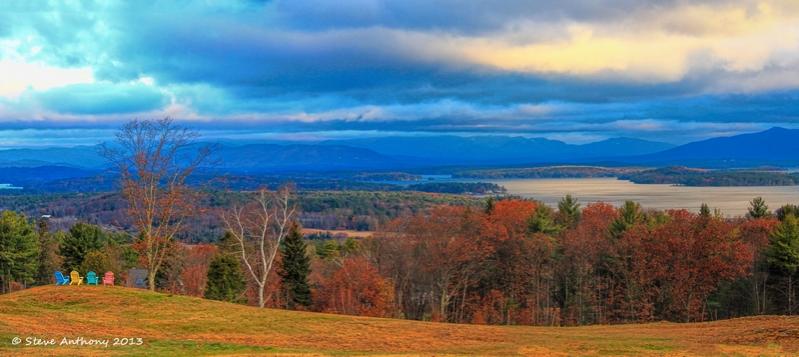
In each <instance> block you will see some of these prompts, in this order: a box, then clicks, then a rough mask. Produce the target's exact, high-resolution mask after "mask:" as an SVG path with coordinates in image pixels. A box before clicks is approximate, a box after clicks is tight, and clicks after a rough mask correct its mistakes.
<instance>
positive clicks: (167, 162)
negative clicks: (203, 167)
mask: <svg viewBox="0 0 799 357" xmlns="http://www.w3.org/2000/svg"><path fill="white" fill-rule="evenodd" d="M198 137H199V135H198V134H197V133H196V132H194V131H191V130H189V129H187V128H184V127H180V126H177V125H175V123H174V122H173V121H172V120H171V119H169V118H166V119H161V120H133V121H131V122H128V123H127V124H125V126H123V127H122V128H121V129H120V130H119V132H118V133H117V135H116V138H117V140H116V144H115V145H113V146H109V145H104V147H103V153H104V156H105V157H106V158H107V159H108V160H110V161H111V162H112V163H113V164H114V166H115V168H116V169H118V170H119V175H120V181H121V189H122V195H123V196H124V198H125V199H126V200H127V203H128V214H129V215H130V217H131V219H132V221H133V225H134V227H135V228H136V230H137V231H138V235H139V238H138V241H137V242H136V244H135V247H136V248H137V250H138V251H139V253H140V255H141V256H142V258H143V259H142V260H143V261H144V263H145V265H146V268H147V274H148V275H147V278H148V284H149V288H150V290H155V277H156V274H157V273H158V270H159V269H160V268H161V265H162V264H163V263H164V258H165V257H166V256H167V253H168V249H169V247H170V243H171V242H172V240H173V239H174V237H175V235H176V234H177V233H178V232H180V230H181V229H182V224H183V221H184V219H185V218H186V217H188V216H190V215H192V214H194V213H195V211H194V209H193V208H194V207H195V204H194V199H195V195H194V192H193V191H192V190H191V189H190V188H189V187H188V185H187V184H186V179H187V178H188V177H189V175H191V174H192V173H193V172H194V171H195V170H196V169H197V167H198V166H199V165H200V164H201V163H202V162H203V161H204V160H205V159H206V158H207V157H208V156H209V154H210V147H209V146H202V147H200V146H199V145H197V146H198V147H197V148H194V147H192V146H194V145H195V142H196V140H197V138H198Z"/></svg>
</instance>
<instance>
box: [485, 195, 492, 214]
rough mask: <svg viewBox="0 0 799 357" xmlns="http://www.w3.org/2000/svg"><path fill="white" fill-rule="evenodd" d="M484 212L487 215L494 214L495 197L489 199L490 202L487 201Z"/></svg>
mask: <svg viewBox="0 0 799 357" xmlns="http://www.w3.org/2000/svg"><path fill="white" fill-rule="evenodd" d="M484 212H485V214H491V213H492V212H494V197H489V198H488V200H486V205H485V210H484Z"/></svg>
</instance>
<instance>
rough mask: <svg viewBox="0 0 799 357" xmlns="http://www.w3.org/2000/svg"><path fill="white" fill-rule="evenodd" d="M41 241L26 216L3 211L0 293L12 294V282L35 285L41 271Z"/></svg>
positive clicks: (0, 218) (0, 232)
mask: <svg viewBox="0 0 799 357" xmlns="http://www.w3.org/2000/svg"><path fill="white" fill-rule="evenodd" d="M38 258H39V238H38V237H37V234H36V228H34V226H33V225H32V224H31V223H30V222H28V220H27V219H26V218H25V216H23V215H21V214H18V213H16V212H13V211H2V212H0V283H2V284H0V292H2V293H6V292H9V291H11V283H12V282H15V281H16V282H19V283H22V284H27V283H32V282H34V279H35V277H36V275H37V272H38V269H37V268H38V265H39V264H38V263H39V262H38Z"/></svg>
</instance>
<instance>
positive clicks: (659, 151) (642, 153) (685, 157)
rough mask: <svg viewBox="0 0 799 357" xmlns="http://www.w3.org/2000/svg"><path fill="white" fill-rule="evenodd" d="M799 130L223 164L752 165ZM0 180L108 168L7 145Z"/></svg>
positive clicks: (793, 147)
mask: <svg viewBox="0 0 799 357" xmlns="http://www.w3.org/2000/svg"><path fill="white" fill-rule="evenodd" d="M798 151H799V130H797V129H784V128H772V129H769V130H766V131H763V132H759V133H752V134H742V135H736V136H730V137H718V138H713V139H708V140H703V141H697V142H692V143H688V144H685V145H680V146H673V145H671V144H667V143H661V142H653V141H646V140H641V139H633V138H613V139H608V140H603V141H599V142H595V143H590V144H584V145H573V144H567V143H564V142H562V141H557V140H550V139H543V138H524V137H513V136H472V137H462V136H452V135H441V136H415V137H408V136H405V137H400V136H397V137H379V138H363V139H348V140H332V141H323V142H315V143H306V144H298V143H296V142H292V143H289V142H286V143H268V144H267V143H248V144H236V143H221V144H217V150H216V151H215V154H214V156H215V158H216V159H215V160H213V161H214V162H215V163H217V164H215V165H214V166H213V167H209V168H206V169H209V170H218V171H222V172H227V173H245V174H246V173H280V172H326V171H347V170H396V169H407V170H411V169H415V170H417V171H419V170H424V169H425V168H432V167H440V166H502V165H513V166H519V165H545V164H613V165H648V166H663V165H685V166H697V167H744V166H758V165H775V166H784V167H787V166H794V165H797V164H799V157H797V155H796V153H797V152H798ZM0 168H1V169H0V181H10V179H13V178H18V177H19V176H37V175H44V176H47V177H49V176H55V177H58V178H70V177H79V176H81V175H86V174H87V173H88V172H99V171H101V170H102V169H104V168H105V160H104V159H103V157H102V155H100V150H99V146H76V147H69V148H64V147H61V148H42V149H8V150H2V151H0Z"/></svg>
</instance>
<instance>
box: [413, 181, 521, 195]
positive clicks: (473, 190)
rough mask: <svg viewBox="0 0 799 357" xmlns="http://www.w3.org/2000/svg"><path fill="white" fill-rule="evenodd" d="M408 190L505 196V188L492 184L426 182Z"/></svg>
mask: <svg viewBox="0 0 799 357" xmlns="http://www.w3.org/2000/svg"><path fill="white" fill-rule="evenodd" d="M408 190H411V191H419V192H439V193H449V194H478V195H486V194H492V195H493V194H503V193H505V192H506V190H505V188H504V187H502V186H500V185H497V184H495V183H490V182H426V183H419V184H414V185H410V186H408Z"/></svg>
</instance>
